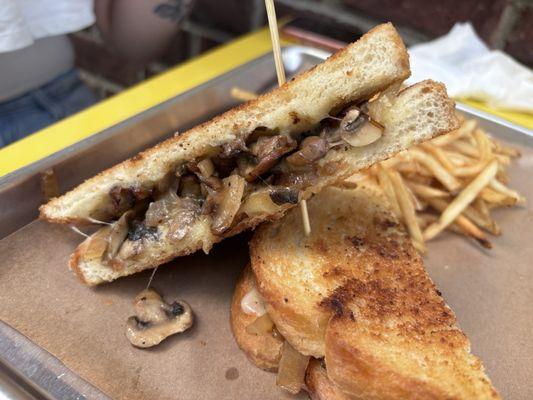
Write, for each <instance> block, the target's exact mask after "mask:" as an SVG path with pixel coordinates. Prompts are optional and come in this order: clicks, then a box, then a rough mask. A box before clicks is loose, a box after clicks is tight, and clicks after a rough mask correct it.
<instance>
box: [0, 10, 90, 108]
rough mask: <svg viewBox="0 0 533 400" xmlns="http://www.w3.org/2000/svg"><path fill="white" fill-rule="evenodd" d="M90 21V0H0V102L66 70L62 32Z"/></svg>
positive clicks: (67, 50)
mask: <svg viewBox="0 0 533 400" xmlns="http://www.w3.org/2000/svg"><path fill="white" fill-rule="evenodd" d="M94 21H95V17H94V12H93V0H0V102H3V101H7V100H9V99H12V98H14V97H17V96H20V95H22V94H24V93H26V92H28V91H30V90H32V89H35V88H37V87H40V86H42V85H44V84H46V83H47V82H49V81H51V80H52V79H54V78H55V77H57V76H59V75H61V74H63V73H65V72H66V71H68V70H70V69H71V68H72V67H73V66H74V51H73V49H72V44H71V43H70V41H69V39H68V37H67V36H66V34H67V33H71V32H76V31H79V30H81V29H83V28H86V27H87V26H90V25H92V24H93V23H94Z"/></svg>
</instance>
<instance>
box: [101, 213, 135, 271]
mask: <svg viewBox="0 0 533 400" xmlns="http://www.w3.org/2000/svg"><path fill="white" fill-rule="evenodd" d="M132 215H133V211H127V212H125V213H124V214H122V216H121V217H120V218H119V219H118V221H116V222H114V223H113V225H111V232H110V233H109V237H108V245H107V249H106V251H105V255H104V259H105V260H106V261H107V262H109V261H111V260H113V259H114V258H115V257H116V256H117V254H118V251H119V250H120V246H122V243H124V241H125V240H126V237H127V236H128V231H129V219H130V217H131V216H132Z"/></svg>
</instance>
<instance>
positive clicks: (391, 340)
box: [231, 183, 500, 400]
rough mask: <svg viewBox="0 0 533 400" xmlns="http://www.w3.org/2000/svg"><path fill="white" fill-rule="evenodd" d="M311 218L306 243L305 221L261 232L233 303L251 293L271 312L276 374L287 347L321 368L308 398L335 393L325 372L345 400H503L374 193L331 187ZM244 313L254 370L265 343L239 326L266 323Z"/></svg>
mask: <svg viewBox="0 0 533 400" xmlns="http://www.w3.org/2000/svg"><path fill="white" fill-rule="evenodd" d="M308 209H309V215H310V216H311V218H312V221H313V226H312V232H311V235H310V236H309V237H306V236H305V235H304V234H303V233H302V230H301V222H300V218H299V213H298V212H295V211H297V210H294V211H290V212H288V213H287V214H286V215H285V217H284V218H283V219H281V220H278V221H275V222H271V223H268V224H265V225H262V226H261V227H259V228H258V230H257V231H256V233H255V234H254V236H253V238H252V240H251V242H250V259H251V269H252V270H251V271H249V272H246V273H245V274H244V278H243V279H241V281H240V282H239V284H238V286H237V290H236V292H235V293H236V294H238V293H239V290H241V291H242V288H243V287H244V285H245V283H244V282H246V285H247V287H252V289H253V288H254V287H255V290H256V291H257V292H258V295H256V296H255V298H256V299H257V298H259V299H260V300H261V301H262V303H260V306H259V307H257V306H256V307H255V310H261V307H264V310H265V311H266V314H263V315H262V318H263V319H265V317H264V315H267V316H268V319H270V320H271V321H272V324H273V326H274V328H272V331H273V332H274V333H275V336H276V340H277V342H276V343H278V344H277V346H274V342H272V341H270V342H269V343H270V346H269V347H268V352H269V357H268V358H267V361H268V364H267V366H268V367H269V369H275V368H276V366H277V364H276V360H277V361H278V362H280V361H279V360H281V359H282V358H283V354H282V350H281V348H282V347H281V346H282V345H279V343H283V340H284V341H285V342H287V343H288V344H290V346H291V347H292V348H294V349H295V350H296V351H297V352H298V353H299V354H301V355H302V356H309V357H312V358H315V359H321V360H323V363H324V366H323V367H324V371H322V370H318V371H317V370H315V371H314V373H310V372H309V371H308V373H307V380H308V381H309V380H310V379H314V381H315V385H314V386H313V384H312V383H311V384H308V385H307V386H308V389H309V388H312V387H315V388H319V389H311V390H315V391H317V390H318V391H321V390H322V389H320V388H321V387H322V388H323V387H324V386H323V385H322V386H321V385H320V384H317V382H322V384H326V383H328V381H326V380H325V379H323V378H324V373H325V374H326V376H327V379H328V380H329V381H330V382H329V384H332V385H334V388H336V389H337V390H339V391H340V393H342V394H344V395H346V396H350V397H348V398H355V399H365V400H378V399H379V400H382V399H499V398H500V397H499V395H498V393H497V392H496V390H495V389H494V387H493V386H492V384H491V382H490V379H489V378H488V377H487V375H486V374H485V372H484V368H483V365H482V363H481V361H480V360H479V359H478V358H477V357H475V356H474V355H472V354H471V353H470V343H469V341H468V339H467V338H466V336H465V335H464V334H463V333H462V332H461V330H460V329H459V328H458V326H457V321H456V318H455V315H454V313H453V311H452V310H451V309H450V308H449V307H448V306H447V305H446V303H445V301H444V299H443V298H442V296H441V293H440V292H439V291H438V289H437V288H436V287H435V285H434V283H433V282H432V281H431V279H430V277H429V276H428V274H427V273H426V271H425V269H424V265H423V262H422V259H421V257H420V256H419V254H418V253H417V251H416V250H415V249H414V247H413V245H412V243H411V239H410V237H409V235H408V234H407V233H406V231H405V229H404V228H403V226H402V225H401V224H400V223H399V221H398V220H397V219H396V217H395V216H394V214H393V213H392V212H391V211H390V206H389V205H388V204H387V202H386V200H385V198H384V197H383V195H382V193H381V192H379V190H378V188H377V187H375V186H373V185H371V184H370V183H367V184H362V185H360V186H359V187H358V188H356V189H340V188H335V187H329V188H327V189H324V190H323V191H322V192H321V193H320V194H318V195H317V196H315V197H313V199H311V200H310V201H309V203H308ZM247 296H248V297H247ZM250 296H251V295H248V292H246V294H244V295H243V297H242V298H247V299H248V300H249V298H250ZM236 303H237V301H236V300H234V306H233V307H232V320H231V321H232V327H233V332H234V334H235V336H236V337H237V343H238V344H239V346H240V347H241V348H242V349H243V350H244V351H245V352H246V353H247V354H248V355H249V356H250V358H251V359H252V361H254V362H256V361H255V360H258V359H259V360H263V359H265V357H264V355H265V354H266V353H265V350H266V349H263V348H261V346H262V343H265V342H266V340H265V339H261V341H258V340H257V339H256V340H255V342H254V336H260V335H254V333H257V329H256V331H255V332H254V331H251V330H250V328H245V329H244V331H243V330H242V329H241V330H239V329H238V324H237V323H236V321H241V322H242V321H244V320H243V318H247V319H248V320H247V321H246V322H249V321H250V319H252V322H251V323H252V324H253V323H254V322H255V320H259V318H258V314H261V313H260V312H258V313H256V314H255V315H254V314H253V313H251V312H250V311H249V310H250V308H246V305H247V304H248V303H247V301H243V300H242V299H241V304H240V307H238V306H237V304H236ZM243 307H244V308H243ZM247 310H248V311H247ZM252 310H253V309H252ZM242 314H244V315H245V317H244V316H242ZM242 323H243V324H244V323H245V322H242ZM256 325H257V323H255V325H249V326H251V327H253V328H257V326H256ZM263 325H264V324H263ZM243 332H244V333H243ZM260 333H261V334H263V335H269V334H270V335H272V332H268V333H266V332H260ZM273 348H276V349H277V350H278V352H279V354H277V355H276V357H277V358H276V357H274V356H272V354H274V351H273ZM256 364H258V365H259V366H261V367H262V366H263V365H262V364H260V363H257V362H256ZM317 396H318V395H317ZM316 398H321V397H316Z"/></svg>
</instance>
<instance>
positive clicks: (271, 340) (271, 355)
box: [230, 266, 283, 372]
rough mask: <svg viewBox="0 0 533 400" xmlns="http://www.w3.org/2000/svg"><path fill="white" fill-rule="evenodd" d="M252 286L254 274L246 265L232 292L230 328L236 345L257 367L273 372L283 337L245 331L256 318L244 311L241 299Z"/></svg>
mask: <svg viewBox="0 0 533 400" xmlns="http://www.w3.org/2000/svg"><path fill="white" fill-rule="evenodd" d="M254 287H255V282H254V276H253V273H252V270H251V268H250V266H247V267H246V268H245V269H244V270H243V271H242V274H241V276H240V277H239V279H238V281H237V284H236V285H235V291H234V292H233V299H232V302H231V316H230V324H231V330H232V332H233V336H234V337H235V341H236V342H237V345H238V346H239V347H240V349H241V350H242V351H244V353H245V354H246V355H247V356H248V358H249V359H250V360H251V361H252V362H253V363H254V364H255V365H256V366H257V367H259V368H261V369H264V370H265V371H273V372H274V371H277V369H278V364H279V360H280V359H281V348H282V346H283V338H282V337H280V336H274V335H272V333H266V334H264V335H254V334H251V333H248V332H247V331H246V327H247V326H248V325H250V324H251V323H252V322H254V321H255V320H256V319H257V315H254V314H247V313H245V312H244V310H243V309H242V307H241V301H242V299H243V297H244V296H245V295H246V294H247V293H248V292H250V291H251V290H252V289H253V288H254Z"/></svg>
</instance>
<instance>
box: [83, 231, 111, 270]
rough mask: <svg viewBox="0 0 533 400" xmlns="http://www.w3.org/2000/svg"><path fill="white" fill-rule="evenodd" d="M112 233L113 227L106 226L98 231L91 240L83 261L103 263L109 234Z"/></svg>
mask: <svg viewBox="0 0 533 400" xmlns="http://www.w3.org/2000/svg"><path fill="white" fill-rule="evenodd" d="M110 233H111V226H104V227H103V228H100V229H99V230H97V231H96V232H95V233H94V234H92V235H91V237H90V238H89V243H88V245H87V247H86V248H85V252H84V254H83V259H84V260H85V261H86V262H91V261H97V262H99V261H101V260H102V257H103V255H104V253H105V251H106V249H107V243H108V241H107V240H108V238H109V234H110Z"/></svg>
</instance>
